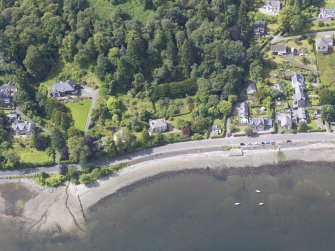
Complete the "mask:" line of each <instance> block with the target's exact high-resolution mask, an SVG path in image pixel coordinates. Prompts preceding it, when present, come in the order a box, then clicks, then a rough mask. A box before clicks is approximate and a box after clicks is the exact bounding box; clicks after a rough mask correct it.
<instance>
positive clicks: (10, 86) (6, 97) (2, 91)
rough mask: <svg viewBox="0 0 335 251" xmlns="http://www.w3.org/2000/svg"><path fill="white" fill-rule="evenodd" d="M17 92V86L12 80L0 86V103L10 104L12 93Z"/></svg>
mask: <svg viewBox="0 0 335 251" xmlns="http://www.w3.org/2000/svg"><path fill="white" fill-rule="evenodd" d="M16 92H17V88H16V86H15V83H14V82H8V83H7V84H3V85H2V86H0V105H3V106H10V105H12V104H13V97H14V94H15V93H16Z"/></svg>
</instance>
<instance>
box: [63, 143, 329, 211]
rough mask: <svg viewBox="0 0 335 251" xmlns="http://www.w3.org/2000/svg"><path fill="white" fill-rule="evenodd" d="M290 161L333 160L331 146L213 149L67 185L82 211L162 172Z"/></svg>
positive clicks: (151, 161)
mask: <svg viewBox="0 0 335 251" xmlns="http://www.w3.org/2000/svg"><path fill="white" fill-rule="evenodd" d="M279 152H280V154H279ZM292 161H305V162H334V161H335V145H334V144H330V143H316V144H309V145H303V146H295V147H281V148H278V147H273V148H269V149H257V150H243V155H242V156H231V154H230V151H213V152H207V153H193V154H186V155H181V156H174V157H168V158H160V159H155V160H150V161H145V162H143V163H137V164H134V165H130V166H129V167H126V168H124V169H122V170H121V171H120V172H118V173H117V174H114V175H113V176H110V177H108V178H105V179H102V180H99V181H97V182H95V183H93V184H91V185H72V184H71V185H70V186H69V190H70V191H71V193H72V194H73V196H74V197H78V198H80V201H81V205H82V207H83V210H84V211H85V212H87V211H89V209H90V208H91V207H92V206H94V205H95V204H96V203H98V202H99V201H100V200H102V199H103V198H105V197H107V196H109V195H112V194H115V193H118V192H119V191H121V190H124V189H126V188H127V187H129V188H130V187H133V186H134V184H135V185H136V184H137V183H143V182H146V181H149V180H150V179H151V178H157V177H160V176H164V174H165V175H166V174H171V173H178V172H187V171H212V172H214V174H215V173H219V174H220V170H225V169H239V172H243V169H245V168H247V167H249V168H253V169H257V168H259V167H262V166H269V165H270V166H274V165H278V164H279V163H287V162H292Z"/></svg>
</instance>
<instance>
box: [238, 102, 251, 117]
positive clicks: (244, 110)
mask: <svg viewBox="0 0 335 251" xmlns="http://www.w3.org/2000/svg"><path fill="white" fill-rule="evenodd" d="M239 116H240V118H246V119H247V118H248V117H249V105H248V103H247V102H242V103H241V105H240V112H239Z"/></svg>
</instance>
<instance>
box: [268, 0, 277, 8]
mask: <svg viewBox="0 0 335 251" xmlns="http://www.w3.org/2000/svg"><path fill="white" fill-rule="evenodd" d="M266 3H267V4H269V5H271V6H272V7H273V8H274V9H278V10H279V9H280V0H267V1H266Z"/></svg>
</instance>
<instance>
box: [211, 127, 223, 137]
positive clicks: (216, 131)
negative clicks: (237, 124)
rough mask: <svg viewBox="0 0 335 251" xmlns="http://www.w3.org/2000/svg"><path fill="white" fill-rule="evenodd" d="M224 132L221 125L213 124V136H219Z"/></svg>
mask: <svg viewBox="0 0 335 251" xmlns="http://www.w3.org/2000/svg"><path fill="white" fill-rule="evenodd" d="M221 133H222V127H221V126H220V125H213V126H212V130H211V136H219V135H220V134H221Z"/></svg>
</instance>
